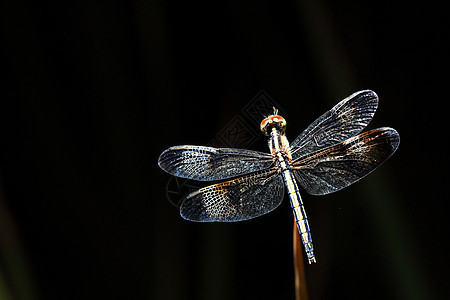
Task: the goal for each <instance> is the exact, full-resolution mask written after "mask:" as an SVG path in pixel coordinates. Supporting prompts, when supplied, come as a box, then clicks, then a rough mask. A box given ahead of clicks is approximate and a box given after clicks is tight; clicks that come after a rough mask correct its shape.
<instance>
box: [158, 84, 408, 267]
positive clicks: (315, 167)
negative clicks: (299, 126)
mask: <svg viewBox="0 0 450 300" xmlns="http://www.w3.org/2000/svg"><path fill="white" fill-rule="evenodd" d="M378 101H379V100H378V96H377V94H376V93H375V92H373V91H371V90H363V91H358V92H356V93H353V94H352V95H350V96H348V97H347V98H345V99H344V100H342V101H340V102H339V103H338V104H336V105H335V106H334V107H333V108H332V109H331V110H329V111H327V112H326V113H324V114H323V115H322V116H321V117H319V118H318V119H316V120H315V121H314V122H313V123H312V124H311V125H309V127H308V128H306V130H304V131H303V132H302V133H301V134H300V135H299V136H298V137H297V138H296V139H295V140H294V141H293V142H292V143H289V142H288V139H287V138H286V134H285V131H286V120H285V119H284V118H283V117H282V116H280V115H278V111H277V110H276V109H275V108H274V112H273V114H272V115H269V116H267V117H266V118H264V119H263V120H262V122H261V124H260V129H261V131H262V133H263V134H264V135H266V136H268V137H269V138H268V144H269V149H270V153H264V152H259V151H253V150H246V149H234V148H214V147H206V146H189V145H183V146H174V147H171V148H168V149H167V150H165V151H164V152H162V153H161V155H160V157H159V159H158V165H159V166H160V167H161V168H162V169H163V170H164V171H166V172H167V173H169V174H171V175H174V176H177V177H181V178H186V179H193V180H198V181H216V182H218V181H220V182H218V183H214V184H211V185H209V186H206V187H203V188H200V189H198V190H196V191H194V192H192V193H190V194H189V195H187V196H186V197H185V198H184V199H183V200H182V203H181V206H180V214H181V216H182V217H183V218H184V219H186V220H190V221H196V222H235V221H243V220H248V219H252V218H255V217H258V216H261V215H264V214H266V213H269V212H271V211H272V210H274V209H275V208H277V207H278V206H279V205H280V203H281V202H282V200H283V198H284V190H285V189H286V190H287V194H288V196H289V200H290V204H291V208H292V211H293V214H294V219H295V222H296V224H297V228H298V231H299V234H300V238H301V241H302V243H303V246H304V250H305V252H306V257H307V259H308V262H309V264H311V263H315V262H316V257H315V255H314V247H313V243H312V238H311V230H310V226H309V223H308V219H307V216H306V211H305V207H304V205H303V201H302V198H301V196H300V192H299V186H301V187H302V188H303V189H304V190H306V192H308V193H309V194H312V195H325V194H329V193H333V192H336V191H339V190H341V189H343V188H345V187H347V186H349V185H351V184H353V183H355V182H357V181H359V180H360V179H362V178H363V177H365V176H366V175H367V174H369V173H370V172H372V171H373V170H375V169H376V168H377V167H378V166H379V165H381V164H382V163H383V162H384V161H385V160H386V159H388V158H389V157H390V156H391V155H392V154H393V153H394V152H395V151H396V150H397V148H398V146H399V143H400V135H399V134H398V132H397V131H396V130H395V129H393V128H389V127H381V128H377V129H373V130H368V131H365V132H361V131H362V130H363V129H364V128H365V127H366V126H367V125H368V124H369V122H370V121H371V120H372V118H373V116H374V114H375V111H376V109H377V107H378Z"/></svg>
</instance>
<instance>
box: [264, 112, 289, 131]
mask: <svg viewBox="0 0 450 300" xmlns="http://www.w3.org/2000/svg"><path fill="white" fill-rule="evenodd" d="M273 127H275V128H276V129H278V130H280V131H282V132H284V131H285V130H286V120H285V119H284V118H283V117H282V116H280V115H277V114H275V115H271V116H268V117H267V118H265V119H264V120H262V122H261V126H260V128H261V131H262V133H264V135H267V136H269V135H270V132H271V131H272V128H273Z"/></svg>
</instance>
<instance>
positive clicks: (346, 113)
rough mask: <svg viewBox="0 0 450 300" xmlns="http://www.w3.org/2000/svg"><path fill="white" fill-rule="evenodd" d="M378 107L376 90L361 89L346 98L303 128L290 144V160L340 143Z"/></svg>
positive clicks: (352, 133)
mask: <svg viewBox="0 0 450 300" xmlns="http://www.w3.org/2000/svg"><path fill="white" fill-rule="evenodd" d="M377 107H378V96H377V94H375V92H373V91H370V90H364V91H359V92H356V93H354V94H352V95H350V96H349V97H347V98H345V99H344V100H342V101H341V102H339V103H338V104H336V106H334V107H333V108H332V109H331V110H329V111H327V112H326V113H324V114H323V115H322V116H321V117H320V118H318V119H317V120H316V121H314V122H313V123H312V124H311V125H309V127H308V128H307V129H306V130H305V131H303V132H302V133H301V134H300V135H299V136H298V137H297V138H296V139H295V140H294V141H293V142H292V143H291V147H290V151H291V155H292V158H293V159H296V158H299V157H301V156H303V155H307V154H309V153H314V152H316V151H319V150H320V149H324V148H326V147H329V146H332V145H335V144H337V143H340V142H342V141H344V140H346V139H348V138H350V137H352V136H354V135H356V134H358V133H359V132H361V130H363V129H364V127H366V126H367V124H369V122H370V120H372V117H373V115H374V114H375V111H376V109H377Z"/></svg>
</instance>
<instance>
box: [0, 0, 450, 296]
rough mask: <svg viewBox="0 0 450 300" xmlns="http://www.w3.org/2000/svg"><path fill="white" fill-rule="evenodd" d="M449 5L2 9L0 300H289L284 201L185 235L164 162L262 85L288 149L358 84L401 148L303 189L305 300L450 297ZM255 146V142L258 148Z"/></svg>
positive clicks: (122, 4)
mask: <svg viewBox="0 0 450 300" xmlns="http://www.w3.org/2000/svg"><path fill="white" fill-rule="evenodd" d="M310 2H313V3H310ZM446 10H447V9H446V8H443V7H436V6H434V5H432V3H431V2H425V3H419V2H415V3H414V2H409V3H398V4H395V2H393V1H373V2H369V3H366V2H360V1H358V2H356V1H325V0H322V1H303V0H298V1H225V2H223V3H221V2H216V1H211V2H204V3H197V2H195V3H194V2H192V1H185V2H183V3H175V2H170V1H144V0H141V1H96V2H93V1H61V2H55V3H53V2H47V1H39V2H35V3H29V2H26V1H8V2H6V3H4V4H2V8H1V12H0V14H1V22H2V24H1V29H2V35H1V36H2V47H1V55H2V58H3V61H2V65H3V67H2V70H3V78H4V79H3V81H2V82H3V83H4V85H3V88H2V93H1V106H0V122H1V123H0V125H1V127H0V128H1V129H0V183H1V185H0V187H1V194H0V247H1V248H0V298H1V299H294V285H293V280H294V271H293V266H292V222H293V221H292V213H291V210H290V208H289V204H288V201H287V199H285V201H284V203H283V204H282V205H281V206H280V208H278V209H277V210H275V211H274V212H272V213H270V214H268V215H266V216H264V217H260V218H257V219H255V220H251V221H247V222H241V223H234V224H195V223H190V222H187V221H184V220H183V219H182V218H181V217H180V216H179V212H178V210H177V208H175V207H173V206H172V205H171V204H170V203H169V201H168V200H167V198H166V195H165V191H166V184H167V182H168V181H169V179H170V176H169V175H167V174H166V173H164V172H163V171H162V170H160V169H159V167H158V166H157V159H158V156H159V154H160V153H161V152H162V151H163V150H164V149H166V148H168V147H170V146H173V145H180V144H207V143H208V142H209V141H211V139H213V138H214V137H215V136H217V134H218V133H219V132H220V131H221V130H222V129H223V128H224V127H225V126H226V125H227V124H228V122H229V121H230V120H232V119H233V118H234V117H235V116H236V115H238V114H239V113H241V112H242V109H243V108H244V107H245V106H246V105H247V104H248V103H249V102H250V101H251V100H252V99H253V98H254V97H255V95H257V94H258V93H259V92H260V91H261V90H264V91H266V92H267V93H268V94H269V95H270V96H271V97H272V98H273V100H274V101H275V102H276V103H278V104H279V106H280V107H282V108H283V109H284V111H285V113H284V116H285V117H286V119H287V122H288V131H287V135H288V138H289V139H290V140H291V141H292V140H293V139H294V138H295V137H296V136H297V135H298V134H300V133H301V131H302V130H303V129H304V128H306V127H307V126H308V125H309V123H311V122H312V121H314V119H316V118H317V117H318V116H320V115H321V114H322V113H323V112H325V111H326V110H328V109H330V108H331V107H332V106H333V105H334V104H336V103H337V102H338V101H339V100H341V99H343V98H344V97H346V96H348V95H350V94H351V93H353V92H355V91H357V90H361V89H368V88H369V89H373V90H374V91H376V92H377V93H378V95H379V96H380V105H379V109H378V112H377V114H376V115H375V119H374V120H373V122H372V123H371V124H370V125H369V127H370V128H375V127H379V126H391V127H393V128H395V129H397V130H398V131H399V133H400V135H401V143H400V147H399V149H398V151H397V153H396V154H395V155H394V156H393V157H392V158H391V159H389V160H388V161H387V162H386V163H385V164H384V165H383V166H382V167H381V168H380V169H378V170H377V171H375V172H374V173H373V174H371V175H370V176H368V177H367V178H365V179H364V180H362V181H361V182H360V183H357V184H355V185H353V186H352V187H350V188H347V189H345V190H343V191H340V192H338V193H335V194H330V195H327V196H322V197H314V196H311V195H308V194H306V193H305V192H303V200H304V202H305V205H306V210H307V212H308V216H309V219H310V224H311V229H312V234H313V239H314V245H315V248H316V256H317V260H318V263H317V264H315V265H312V266H307V267H306V278H307V284H308V285H307V287H308V292H309V296H310V299H331V298H333V299H380V298H381V299H444V298H447V297H449V292H448V280H449V276H448V274H449V271H448V268H449V267H450V264H449V254H448V253H449V251H448V242H447V239H448V237H449V230H448V229H449V225H448V210H447V207H448V204H447V203H448V201H447V200H448V195H447V186H448V179H449V176H448V169H449V168H448V167H449V166H448V165H449V164H448V151H447V150H446V148H447V144H448V133H447V129H448V127H447V119H448V113H447V111H448V99H449V93H448V92H447V90H446V89H447V87H448V75H447V70H448V68H447V67H448V66H447V65H446V63H447V62H446V61H445V59H446V58H447V56H448V48H447V44H448V34H445V31H446V24H445V22H444V21H445V19H446V18H448V16H446V15H445V11H446ZM267 113H270V112H267ZM251 125H252V126H255V128H257V127H258V126H259V124H258V123H255V124H251ZM444 130H445V131H444ZM261 138H262V142H261V143H257V144H255V146H254V148H253V149H255V150H259V151H268V149H267V147H266V146H265V144H264V143H265V142H264V138H263V136H261ZM261 145H262V146H261ZM447 299H448V298H447Z"/></svg>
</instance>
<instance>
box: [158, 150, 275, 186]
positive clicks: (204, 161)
mask: <svg viewBox="0 0 450 300" xmlns="http://www.w3.org/2000/svg"><path fill="white" fill-rule="evenodd" d="M158 165H159V166H160V167H161V168H162V169H163V170H164V171H166V172H168V173H169V174H171V175H174V176H178V177H182V178H189V179H194V180H201V181H209V180H221V179H227V178H231V177H236V176H239V175H243V174H247V173H252V172H255V171H259V170H263V169H267V168H269V167H271V166H272V165H273V160H272V157H271V156H270V154H268V153H262V152H257V151H251V150H244V149H231V148H213V147H203V146H175V147H171V148H169V149H167V150H165V151H164V152H163V153H161V155H160V157H159V159H158Z"/></svg>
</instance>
